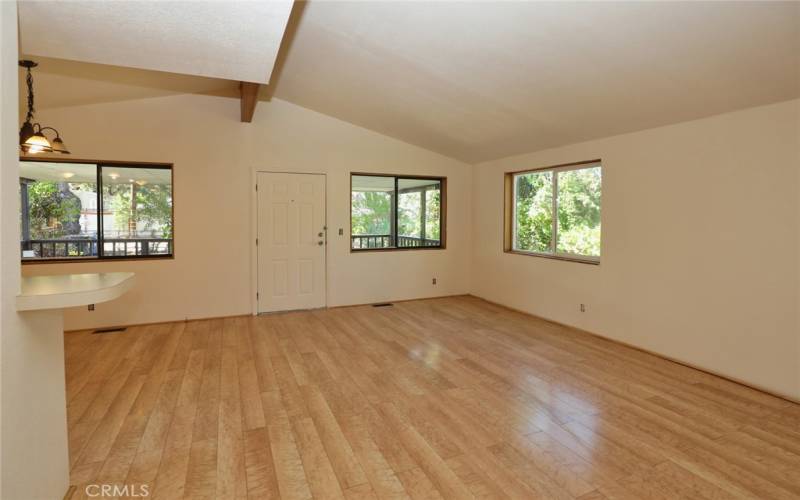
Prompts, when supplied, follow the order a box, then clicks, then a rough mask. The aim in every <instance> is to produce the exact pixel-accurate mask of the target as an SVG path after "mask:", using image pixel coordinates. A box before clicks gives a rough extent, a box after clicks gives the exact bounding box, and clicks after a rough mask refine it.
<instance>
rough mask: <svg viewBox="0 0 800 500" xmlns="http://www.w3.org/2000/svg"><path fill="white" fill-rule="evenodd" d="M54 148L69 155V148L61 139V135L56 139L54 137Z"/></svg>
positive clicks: (57, 151)
mask: <svg viewBox="0 0 800 500" xmlns="http://www.w3.org/2000/svg"><path fill="white" fill-rule="evenodd" d="M52 148H53V151H55V152H56V153H61V154H64V155H68V154H69V150H68V149H67V147H66V146H65V145H64V141H62V140H61V137H56V138H55V139H53V145H52Z"/></svg>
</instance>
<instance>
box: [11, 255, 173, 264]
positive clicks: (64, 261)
mask: <svg viewBox="0 0 800 500" xmlns="http://www.w3.org/2000/svg"><path fill="white" fill-rule="evenodd" d="M174 259H175V256H174V255H153V256H150V257H104V258H102V259H98V258H97V257H88V258H85V259H81V258H72V259H62V258H55V259H38V260H32V259H31V260H25V259H23V260H22V261H21V262H22V265H23V266H34V265H37V264H78V263H80V264H86V263H90V262H91V263H98V262H120V261H125V262H131V261H149V260H174Z"/></svg>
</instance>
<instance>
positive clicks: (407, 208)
mask: <svg viewBox="0 0 800 500" xmlns="http://www.w3.org/2000/svg"><path fill="white" fill-rule="evenodd" d="M399 196H400V202H399V203H398V204H397V228H398V233H397V234H399V235H400V236H413V237H415V238H419V237H420V235H421V234H422V232H421V227H422V226H421V225H420V224H421V221H420V209H421V208H422V204H421V202H420V200H421V198H420V193H419V191H417V192H412V193H400V195H399Z"/></svg>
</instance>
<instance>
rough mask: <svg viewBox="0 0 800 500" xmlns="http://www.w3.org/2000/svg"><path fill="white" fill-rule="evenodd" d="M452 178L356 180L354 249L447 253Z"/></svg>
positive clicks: (353, 194)
mask: <svg viewBox="0 0 800 500" xmlns="http://www.w3.org/2000/svg"><path fill="white" fill-rule="evenodd" d="M446 184H447V182H446V179H445V178H442V177H412V176H406V177H400V176H392V175H380V174H352V175H351V176H350V188H351V189H350V248H351V249H352V250H381V249H385V250H386V249H396V250H403V249H412V248H417V249H421V248H444V244H445V231H444V227H445V223H444V220H445V213H446V210H445V205H446V196H445V192H446Z"/></svg>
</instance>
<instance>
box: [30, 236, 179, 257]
mask: <svg viewBox="0 0 800 500" xmlns="http://www.w3.org/2000/svg"><path fill="white" fill-rule="evenodd" d="M20 245H21V249H22V250H23V252H24V251H26V250H27V251H33V255H34V256H33V257H26V256H25V255H24V253H23V259H63V258H70V257H97V255H98V245H97V240H96V239H95V240H92V239H79V238H75V239H38V240H23V241H22V242H20ZM170 254H172V240H171V239H165V238H105V239H104V240H103V256H105V257H124V256H130V257H134V256H135V257H144V256H149V255H170Z"/></svg>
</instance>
